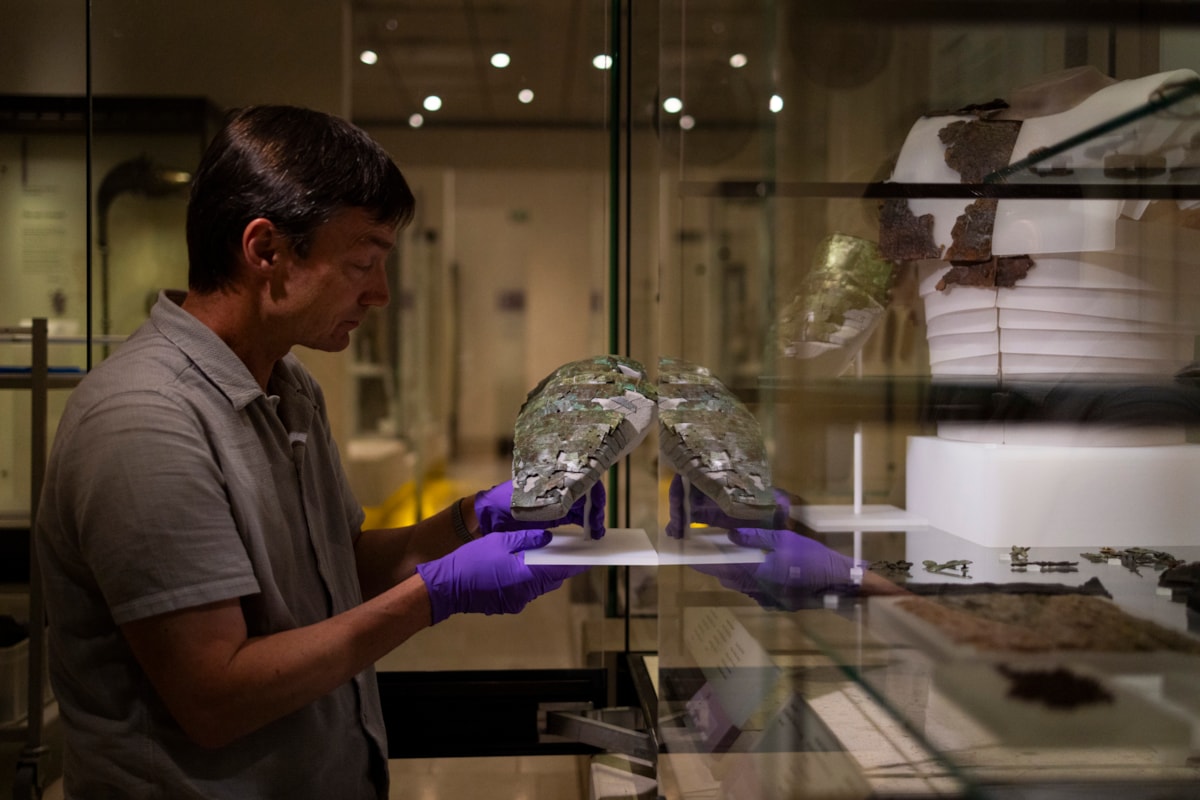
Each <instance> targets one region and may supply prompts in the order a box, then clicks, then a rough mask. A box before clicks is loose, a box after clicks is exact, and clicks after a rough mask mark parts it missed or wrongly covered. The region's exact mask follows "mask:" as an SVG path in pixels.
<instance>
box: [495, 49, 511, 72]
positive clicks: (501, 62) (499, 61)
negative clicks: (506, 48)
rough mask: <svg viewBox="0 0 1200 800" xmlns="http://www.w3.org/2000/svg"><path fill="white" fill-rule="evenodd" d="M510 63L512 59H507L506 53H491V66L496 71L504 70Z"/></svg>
mask: <svg viewBox="0 0 1200 800" xmlns="http://www.w3.org/2000/svg"><path fill="white" fill-rule="evenodd" d="M511 63H512V59H511V58H509V57H508V53H492V66H493V67H495V68H496V69H504V68H505V67H507V66H508V65H509V64H511Z"/></svg>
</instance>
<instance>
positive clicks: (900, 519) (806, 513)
mask: <svg viewBox="0 0 1200 800" xmlns="http://www.w3.org/2000/svg"><path fill="white" fill-rule="evenodd" d="M792 519H794V520H797V521H798V522H801V523H803V524H804V526H805V527H808V528H811V529H812V530H814V531H816V532H817V533H838V532H843V531H864V532H867V531H911V530H916V529H919V528H924V527H927V526H928V525H929V522H928V520H926V519H925V518H924V517H922V516H920V515H918V514H913V513H910V512H908V511H905V510H904V509H903V508H897V507H896V506H891V505H875V504H867V505H864V506H863V507H862V510H861V511H860V512H857V513H856V512H855V510H854V506H851V505H814V506H794V507H793V508H792Z"/></svg>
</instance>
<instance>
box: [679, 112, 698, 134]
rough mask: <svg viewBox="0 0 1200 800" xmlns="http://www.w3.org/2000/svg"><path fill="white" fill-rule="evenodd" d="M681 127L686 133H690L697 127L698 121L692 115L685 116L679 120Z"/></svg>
mask: <svg viewBox="0 0 1200 800" xmlns="http://www.w3.org/2000/svg"><path fill="white" fill-rule="evenodd" d="M679 127H681V128H683V129H684V130H685V131H690V130H691V129H692V128H694V127H696V120H695V118H694V117H692V115H691V114H684V115H683V116H682V117H680V118H679Z"/></svg>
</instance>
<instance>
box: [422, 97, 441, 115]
mask: <svg viewBox="0 0 1200 800" xmlns="http://www.w3.org/2000/svg"><path fill="white" fill-rule="evenodd" d="M421 105H422V106H424V107H425V110H426V111H437V110H438V109H439V108H441V107H442V98H440V97H438V96H437V95H436V94H431V95H429V96H428V97H426V98H425V100H424V101H422V103H421Z"/></svg>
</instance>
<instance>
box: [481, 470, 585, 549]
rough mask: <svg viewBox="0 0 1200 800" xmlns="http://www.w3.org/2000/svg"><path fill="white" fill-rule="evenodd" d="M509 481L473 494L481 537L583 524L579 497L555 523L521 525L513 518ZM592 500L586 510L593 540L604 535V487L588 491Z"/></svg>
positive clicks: (553, 521)
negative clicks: (568, 510) (590, 505)
mask: <svg viewBox="0 0 1200 800" xmlns="http://www.w3.org/2000/svg"><path fill="white" fill-rule="evenodd" d="M512 494H513V489H512V481H505V482H504V483H501V484H497V485H496V486H493V487H492V488H491V489H487V490H485V491H482V492H479V493H478V494H477V495H475V516H476V517H477V518H478V519H479V529H480V530H481V531H483V533H484V534H488V533H494V532H496V531H519V530H526V529H529V528H535V527H536V528H557V527H558V526H560V525H580V526H582V525H583V515H584V506H585V505H586V504H587V499H588V498H587V497H581V498H579V499H578V500H576V501H575V505H573V506H571V510H570V512H569V513H568V514H567V516H565V517H563V518H562V519H558V520H550V521H541V522H522V521H521V520H519V519H514V518H513V515H512ZM588 494H589V496H590V497H591V499H592V507H591V509H589V511H588V521H589V522H590V523H591V524H590V526H589V527H588V533H589V534H590V535H591V537H592V538H593V539H600V538H603V536H604V504H605V502H606V495H605V494H604V484H603V483H601V482H600V481H596V483H595V484H593V485H592V488H591V489H590V490H589V491H588Z"/></svg>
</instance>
